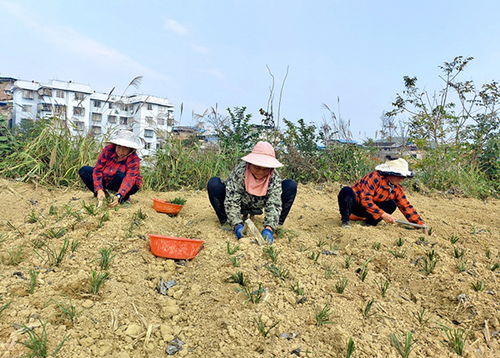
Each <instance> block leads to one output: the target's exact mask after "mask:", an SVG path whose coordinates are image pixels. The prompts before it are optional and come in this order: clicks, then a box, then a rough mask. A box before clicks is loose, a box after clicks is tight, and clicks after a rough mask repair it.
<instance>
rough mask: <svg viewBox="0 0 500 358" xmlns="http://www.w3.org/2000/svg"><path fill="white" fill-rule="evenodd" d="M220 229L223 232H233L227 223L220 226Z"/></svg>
mask: <svg viewBox="0 0 500 358" xmlns="http://www.w3.org/2000/svg"><path fill="white" fill-rule="evenodd" d="M220 228H221V229H222V230H224V231H233V228H232V227H231V225H229V223H228V222H225V223H224V224H221V226H220Z"/></svg>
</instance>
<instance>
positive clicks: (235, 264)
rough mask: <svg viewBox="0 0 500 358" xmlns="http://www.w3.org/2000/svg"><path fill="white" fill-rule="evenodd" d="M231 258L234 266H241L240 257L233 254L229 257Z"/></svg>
mask: <svg viewBox="0 0 500 358" xmlns="http://www.w3.org/2000/svg"><path fill="white" fill-rule="evenodd" d="M229 260H230V261H231V264H232V265H233V267H240V266H241V265H240V259H239V258H238V256H231V257H230V258H229Z"/></svg>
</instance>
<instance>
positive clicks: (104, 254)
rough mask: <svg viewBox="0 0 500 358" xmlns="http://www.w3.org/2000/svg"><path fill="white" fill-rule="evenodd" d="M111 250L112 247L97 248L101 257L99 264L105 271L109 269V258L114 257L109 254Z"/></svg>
mask: <svg viewBox="0 0 500 358" xmlns="http://www.w3.org/2000/svg"><path fill="white" fill-rule="evenodd" d="M112 252H113V249H112V248H110V247H109V248H107V249H105V248H102V249H100V250H99V254H100V255H101V257H100V258H99V266H101V269H102V270H104V271H106V270H107V269H109V265H110V264H111V260H113V258H114V257H115V255H111V253H112Z"/></svg>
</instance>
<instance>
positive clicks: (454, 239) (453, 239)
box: [448, 235, 460, 245]
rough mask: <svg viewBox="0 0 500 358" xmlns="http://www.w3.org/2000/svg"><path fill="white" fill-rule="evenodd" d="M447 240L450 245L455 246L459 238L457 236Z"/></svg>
mask: <svg viewBox="0 0 500 358" xmlns="http://www.w3.org/2000/svg"><path fill="white" fill-rule="evenodd" d="M448 240H450V242H451V244H452V245H455V244H456V243H457V242H458V240H460V237H458V236H457V235H451V236H450V237H449V238H448Z"/></svg>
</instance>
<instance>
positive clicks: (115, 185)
mask: <svg viewBox="0 0 500 358" xmlns="http://www.w3.org/2000/svg"><path fill="white" fill-rule="evenodd" d="M93 171H94V167H89V166H85V167H81V168H80V170H79V171H78V175H80V178H82V181H83V182H84V183H85V185H86V186H87V188H89V190H90V191H91V192H93V193H94V196H96V195H97V193H96V192H95V190H94V179H93V178H92V172H93ZM124 178H125V174H122V173H116V174H115V175H114V176H113V180H111V182H110V183H108V184H107V185H105V186H104V189H105V190H106V189H109V190H113V191H118V190H119V189H120V185H122V181H123V179H124ZM138 190H139V187H138V186H137V185H135V184H134V186H133V187H132V188H131V189H130V191H129V192H128V193H127V195H125V196H124V197H123V198H121V200H120V201H121V202H123V201H126V200H128V198H129V197H130V195H133V194H135V193H137V191H138Z"/></svg>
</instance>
